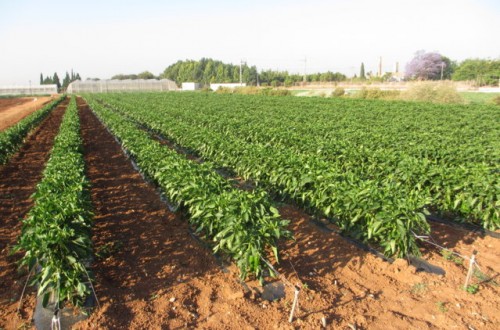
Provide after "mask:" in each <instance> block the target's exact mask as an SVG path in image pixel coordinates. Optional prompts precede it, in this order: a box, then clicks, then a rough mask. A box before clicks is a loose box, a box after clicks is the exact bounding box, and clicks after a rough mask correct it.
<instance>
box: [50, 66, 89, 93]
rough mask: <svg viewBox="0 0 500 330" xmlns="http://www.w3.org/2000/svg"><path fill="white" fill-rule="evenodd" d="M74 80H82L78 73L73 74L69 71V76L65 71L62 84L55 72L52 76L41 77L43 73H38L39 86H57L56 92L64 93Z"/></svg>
mask: <svg viewBox="0 0 500 330" xmlns="http://www.w3.org/2000/svg"><path fill="white" fill-rule="evenodd" d="M75 80H82V78H81V77H80V74H79V73H74V72H73V70H71V74H70V73H69V72H68V71H66V75H65V76H64V78H63V80H62V83H61V80H60V79H59V76H58V75H57V72H55V73H54V75H53V76H45V77H44V76H43V73H40V85H57V91H65V90H66V88H68V85H69V84H70V83H72V82H73V81H75Z"/></svg>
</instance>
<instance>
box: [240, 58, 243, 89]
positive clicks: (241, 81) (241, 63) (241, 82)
mask: <svg viewBox="0 0 500 330" xmlns="http://www.w3.org/2000/svg"><path fill="white" fill-rule="evenodd" d="M242 65H243V60H240V86H242V85H243V78H242V77H241V71H242V70H241V66H242Z"/></svg>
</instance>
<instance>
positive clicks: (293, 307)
mask: <svg viewBox="0 0 500 330" xmlns="http://www.w3.org/2000/svg"><path fill="white" fill-rule="evenodd" d="M299 292H300V290H299V289H298V288H297V287H295V296H294V298H293V305H292V310H291V311H290V318H289V319H288V322H290V323H292V322H293V315H294V314H295V309H296V308H297V303H298V302H299Z"/></svg>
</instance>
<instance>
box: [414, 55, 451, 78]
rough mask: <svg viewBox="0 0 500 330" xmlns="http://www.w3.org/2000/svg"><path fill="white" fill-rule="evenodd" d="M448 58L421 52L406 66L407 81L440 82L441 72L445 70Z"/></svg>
mask: <svg viewBox="0 0 500 330" xmlns="http://www.w3.org/2000/svg"><path fill="white" fill-rule="evenodd" d="M446 62H447V61H446V58H445V57H443V56H442V55H441V54H438V53H432V52H431V53H426V52H425V51H423V50H420V51H418V52H416V53H415V57H413V59H412V60H411V61H410V62H408V64H406V73H405V77H406V79H418V80H438V79H440V78H441V70H443V71H444V70H445V69H446V66H447V63H446Z"/></svg>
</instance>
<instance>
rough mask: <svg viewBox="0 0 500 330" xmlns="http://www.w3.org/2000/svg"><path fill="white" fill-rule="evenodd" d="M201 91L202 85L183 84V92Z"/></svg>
mask: <svg viewBox="0 0 500 330" xmlns="http://www.w3.org/2000/svg"><path fill="white" fill-rule="evenodd" d="M200 89H201V84H200V83H195V82H183V83H182V90H183V91H197V90H200Z"/></svg>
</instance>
